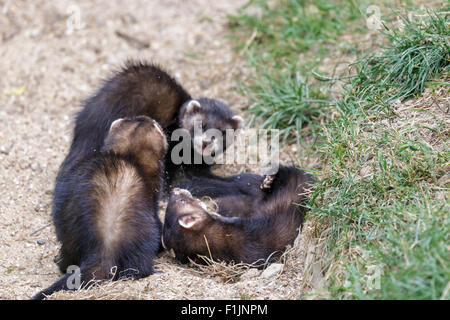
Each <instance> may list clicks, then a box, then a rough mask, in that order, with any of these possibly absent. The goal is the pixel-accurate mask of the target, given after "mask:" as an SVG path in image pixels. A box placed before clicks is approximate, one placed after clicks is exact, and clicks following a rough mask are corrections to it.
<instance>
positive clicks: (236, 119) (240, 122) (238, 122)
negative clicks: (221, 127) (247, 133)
mask: <svg viewBox="0 0 450 320" xmlns="http://www.w3.org/2000/svg"><path fill="white" fill-rule="evenodd" d="M231 121H232V122H233V129H234V130H237V129H240V128H242V127H243V126H244V119H242V117H241V116H238V115H236V116H233V117H232V118H231Z"/></svg>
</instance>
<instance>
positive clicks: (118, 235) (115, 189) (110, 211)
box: [33, 116, 167, 299]
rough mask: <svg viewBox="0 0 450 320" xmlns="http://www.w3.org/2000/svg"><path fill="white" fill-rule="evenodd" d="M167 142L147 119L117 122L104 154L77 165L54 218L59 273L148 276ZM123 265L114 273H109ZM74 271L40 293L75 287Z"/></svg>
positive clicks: (60, 186)
mask: <svg viewBox="0 0 450 320" xmlns="http://www.w3.org/2000/svg"><path fill="white" fill-rule="evenodd" d="M166 152H167V141H166V137H165V135H164V133H163V132H162V129H161V127H160V126H159V125H158V123H157V122H156V121H154V120H152V119H150V118H149V117H146V116H139V117H136V118H134V119H119V120H116V121H114V122H113V123H112V125H111V128H110V130H109V133H108V135H107V137H106V139H105V143H104V146H103V148H102V151H101V152H97V153H94V154H93V155H90V156H88V157H86V158H85V159H83V160H81V161H79V162H78V163H77V164H76V165H75V166H73V167H72V168H71V169H70V170H69V171H68V174H66V175H64V177H63V178H62V179H60V180H59V181H58V182H57V184H56V187H55V193H57V194H58V197H55V202H54V207H53V220H54V223H55V228H56V235H57V238H58V240H59V241H60V242H61V252H60V261H59V263H58V265H59V268H60V270H61V272H63V273H65V272H66V269H67V267H68V266H70V265H76V266H79V267H80V271H81V281H82V283H81V284H82V285H86V283H88V282H89V281H90V280H91V279H100V280H101V279H109V278H113V279H117V278H119V277H122V276H128V277H129V276H132V277H134V278H142V277H146V276H148V275H150V274H152V273H153V258H154V257H155V255H156V253H157V252H158V250H159V248H160V241H161V229H162V225H161V221H160V220H159V217H158V211H157V210H158V197H159V192H160V190H161V188H162V185H161V182H162V181H161V176H162V173H163V160H164V156H165V154H166ZM113 267H117V272H116V273H115V275H111V274H110V272H111V268H113ZM69 277H70V274H66V275H64V276H62V277H61V278H60V279H59V280H58V281H56V282H55V283H54V284H53V285H51V286H50V287H49V288H47V289H45V290H43V291H42V292H40V293H38V294H37V295H36V296H34V297H33V298H34V299H43V298H44V297H45V296H46V295H49V294H51V293H53V292H55V291H57V290H62V289H73V288H69V287H68V284H67V281H68V279H69Z"/></svg>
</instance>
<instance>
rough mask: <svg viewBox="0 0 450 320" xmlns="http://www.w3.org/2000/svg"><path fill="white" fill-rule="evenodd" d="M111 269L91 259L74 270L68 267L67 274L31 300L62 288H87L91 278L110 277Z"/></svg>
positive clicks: (40, 298)
mask: <svg viewBox="0 0 450 320" xmlns="http://www.w3.org/2000/svg"><path fill="white" fill-rule="evenodd" d="M108 266H109V264H108ZM109 270H110V269H108V271H107V268H106V267H102V265H101V264H99V263H98V262H94V261H91V263H82V264H81V266H80V267H76V268H75V269H73V270H70V269H69V268H68V269H67V273H66V274H64V275H63V276H62V277H61V278H59V279H58V280H57V281H56V282H55V283H53V284H52V285H51V286H50V287H48V288H47V289H44V290H42V291H41V292H39V293H37V294H35V295H34V296H33V297H32V298H31V300H43V299H45V298H46V297H47V296H49V295H51V294H53V293H55V292H57V291H61V290H78V289H80V288H81V287H83V288H85V289H86V288H88V287H89V286H90V285H91V284H92V283H91V282H90V280H92V279H94V278H96V279H98V280H103V279H107V278H108V277H109Z"/></svg>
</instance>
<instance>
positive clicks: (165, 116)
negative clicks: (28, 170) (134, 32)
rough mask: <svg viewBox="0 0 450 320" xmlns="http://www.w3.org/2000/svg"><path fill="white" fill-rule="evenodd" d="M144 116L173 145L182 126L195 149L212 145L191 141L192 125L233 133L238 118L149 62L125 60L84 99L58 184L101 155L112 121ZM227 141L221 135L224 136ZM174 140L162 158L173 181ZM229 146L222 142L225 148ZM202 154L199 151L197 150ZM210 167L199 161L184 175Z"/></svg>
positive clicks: (215, 101)
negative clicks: (83, 161)
mask: <svg viewBox="0 0 450 320" xmlns="http://www.w3.org/2000/svg"><path fill="white" fill-rule="evenodd" d="M139 115H145V116H149V117H151V118H153V119H154V120H156V121H157V122H158V123H159V124H160V125H161V127H162V128H163V129H164V131H165V133H166V136H167V139H168V141H169V142H170V141H171V135H172V133H173V132H174V130H176V129H179V128H184V129H186V130H188V132H189V133H190V137H191V138H192V142H193V144H194V145H199V144H200V149H201V150H202V151H203V150H204V149H205V144H210V143H211V141H210V140H207V139H206V137H200V139H202V141H199V140H198V139H199V137H197V139H196V140H195V141H194V126H195V123H196V122H201V123H202V126H203V127H202V129H203V131H206V130H207V129H210V128H216V129H218V130H220V131H221V132H224V131H225V130H226V129H237V128H239V127H240V126H241V125H242V122H243V120H242V118H241V117H240V116H237V115H236V114H235V113H234V112H233V111H232V110H231V109H230V107H229V106H228V105H227V104H225V103H224V102H221V101H219V100H216V99H209V98H200V99H195V100H194V99H192V97H191V96H190V94H189V93H187V91H186V90H185V89H183V87H182V86H181V85H180V84H178V83H177V81H176V80H175V79H173V78H172V77H171V76H170V75H169V74H168V73H167V72H165V71H164V70H162V69H161V68H160V67H158V66H156V65H153V64H146V63H141V62H127V64H126V66H125V68H123V69H122V70H121V71H119V72H117V73H116V74H115V75H113V76H112V77H111V78H109V79H108V80H106V81H105V82H104V83H103V85H102V87H101V88H100V89H99V90H98V91H97V93H95V94H94V95H93V96H92V97H90V98H89V99H87V100H86V102H85V103H84V107H83V109H82V110H81V111H80V112H79V113H78V114H77V116H76V122H75V128H74V134H73V140H72V144H71V147H70V151H69V154H68V155H67V157H66V159H65V160H64V162H63V163H62V165H61V168H60V170H59V174H58V177H57V180H59V179H61V177H62V176H63V175H64V173H65V172H67V171H68V170H69V169H70V168H71V167H72V166H73V165H75V164H76V163H77V161H79V160H80V159H83V158H84V157H86V156H87V155H89V154H95V153H96V152H99V151H100V150H101V149H102V147H103V142H104V140H105V137H106V135H107V133H108V129H109V127H110V125H111V123H112V122H113V121H114V120H116V119H119V118H124V117H135V116H139ZM224 139H225V135H224ZM176 143H178V142H174V143H170V146H169V152H168V153H167V158H166V171H167V172H168V174H167V180H169V183H170V181H171V180H172V178H173V176H174V174H175V171H176V170H178V169H179V168H180V166H179V165H174V163H173V162H172V161H171V153H172V152H171V150H172V148H173V147H174V145H175V144H176ZM229 143H230V142H226V141H224V143H222V145H223V146H224V148H225V147H226V146H227V145H229ZM200 152H201V151H200ZM209 167H210V166H209V165H207V164H206V163H205V162H203V161H201V163H199V164H198V165H195V164H192V165H183V166H182V169H183V170H184V171H190V170H191V169H192V170H193V171H196V170H201V171H205V170H206V171H208V170H209Z"/></svg>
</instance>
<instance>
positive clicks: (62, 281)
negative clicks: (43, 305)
mask: <svg viewBox="0 0 450 320" xmlns="http://www.w3.org/2000/svg"><path fill="white" fill-rule="evenodd" d="M70 276H72V275H71V274H69V273H66V274H65V275H63V276H62V277H61V278H59V280H57V281H56V282H55V283H54V284H52V285H51V286H50V287H48V288H47V289H44V290H42V291H41V292H39V293H37V294H35V295H34V296H33V297H32V298H31V300H43V299H45V298H46V297H47V296H49V295H51V294H52V293H54V292H56V291H60V290H71V289H69V287H68V286H67V283H68V281H69V280H70V279H69V278H70ZM72 290H73V289H72Z"/></svg>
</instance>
